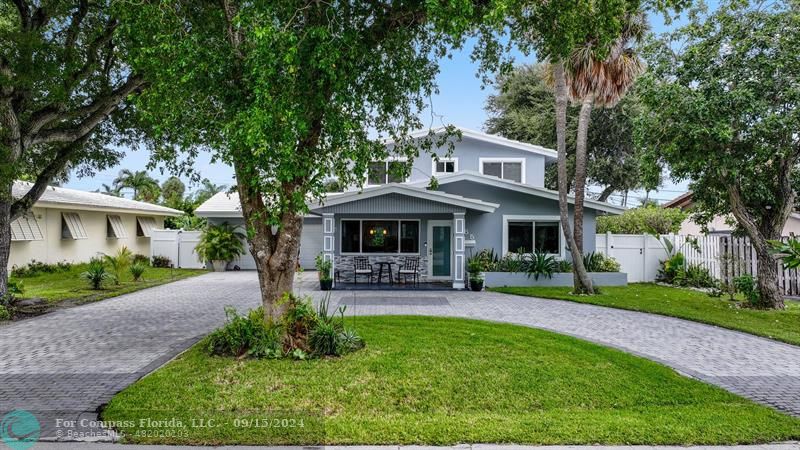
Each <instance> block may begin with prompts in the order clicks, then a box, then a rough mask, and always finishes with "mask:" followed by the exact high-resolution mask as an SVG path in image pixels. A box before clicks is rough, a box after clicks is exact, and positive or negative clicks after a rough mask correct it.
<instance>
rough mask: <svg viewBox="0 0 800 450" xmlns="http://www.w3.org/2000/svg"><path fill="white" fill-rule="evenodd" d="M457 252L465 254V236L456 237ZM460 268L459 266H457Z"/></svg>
mask: <svg viewBox="0 0 800 450" xmlns="http://www.w3.org/2000/svg"><path fill="white" fill-rule="evenodd" d="M455 251H457V252H463V251H464V236H458V235H456V248H455ZM456 267H458V266H456Z"/></svg>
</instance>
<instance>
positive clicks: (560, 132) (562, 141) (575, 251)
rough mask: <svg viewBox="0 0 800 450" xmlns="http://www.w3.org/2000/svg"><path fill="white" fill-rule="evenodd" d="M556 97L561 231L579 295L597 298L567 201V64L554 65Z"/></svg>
mask: <svg viewBox="0 0 800 450" xmlns="http://www.w3.org/2000/svg"><path fill="white" fill-rule="evenodd" d="M553 75H554V77H555V88H556V89H555V95H556V149H557V150H558V209H559V215H560V218H561V229H562V230H563V233H564V239H566V241H567V244H568V245H569V249H570V252H571V253H572V269H573V270H572V272H573V282H574V285H575V289H574V291H575V293H576V294H594V289H593V287H592V279H591V278H589V274H588V273H587V272H586V267H584V265H583V254H582V253H581V251H580V249H579V248H578V246H577V244H576V242H575V237H574V236H573V234H572V228H571V226H570V223H569V202H568V199H567V188H568V183H567V145H566V135H567V81H566V77H565V74H564V62H563V61H558V62H557V63H555V64H553Z"/></svg>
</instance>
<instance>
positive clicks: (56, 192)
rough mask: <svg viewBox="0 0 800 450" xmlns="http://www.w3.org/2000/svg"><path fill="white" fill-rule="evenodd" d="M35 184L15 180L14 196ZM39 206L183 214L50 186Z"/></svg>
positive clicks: (37, 202) (36, 205) (120, 199)
mask: <svg viewBox="0 0 800 450" xmlns="http://www.w3.org/2000/svg"><path fill="white" fill-rule="evenodd" d="M32 186H33V184H32V183H28V182H26V181H15V182H14V186H13V188H12V195H13V196H14V198H21V197H22V196H24V195H25V194H26V193H27V192H28V191H29V190H30V189H31V187H32ZM34 206H35V207H39V208H62V209H78V210H100V211H116V212H123V213H136V212H140V213H147V214H151V215H156V216H179V215H181V214H183V212H182V211H178V210H177V209H172V208H167V207H166V206H160V205H153V204H152V203H147V202H140V201H137V200H131V199H127V198H123V197H114V196H113V195H105V194H100V193H98V192H86V191H79V190H76V189H67V188H62V187H53V186H48V187H47V189H45V190H44V193H43V194H42V196H41V197H40V198H39V200H37V201H36V203H35V204H34Z"/></svg>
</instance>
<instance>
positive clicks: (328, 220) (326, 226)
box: [322, 217, 334, 233]
mask: <svg viewBox="0 0 800 450" xmlns="http://www.w3.org/2000/svg"><path fill="white" fill-rule="evenodd" d="M322 223H323V225H322V232H323V233H333V231H334V227H333V218H332V217H325V218H323V219H322Z"/></svg>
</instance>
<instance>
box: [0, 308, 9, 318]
mask: <svg viewBox="0 0 800 450" xmlns="http://www.w3.org/2000/svg"><path fill="white" fill-rule="evenodd" d="M0 320H11V312H10V311H9V310H8V309H7V308H6V307H5V306H3V305H0Z"/></svg>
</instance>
